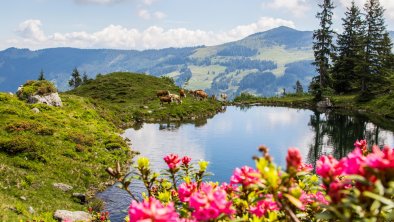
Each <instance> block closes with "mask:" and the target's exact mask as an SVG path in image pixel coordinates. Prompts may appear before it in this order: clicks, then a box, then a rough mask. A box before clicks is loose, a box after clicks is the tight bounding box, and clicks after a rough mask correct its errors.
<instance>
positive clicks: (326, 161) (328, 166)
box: [316, 155, 342, 178]
mask: <svg viewBox="0 0 394 222" xmlns="http://www.w3.org/2000/svg"><path fill="white" fill-rule="evenodd" d="M338 164H339V162H338V160H336V159H335V158H334V157H332V156H331V155H329V156H325V155H323V156H321V157H320V159H319V160H318V161H317V162H316V173H317V174H318V175H320V176H321V177H323V178H333V177H334V176H338V175H340V174H341V173H342V169H341V168H340V167H339V165H338Z"/></svg>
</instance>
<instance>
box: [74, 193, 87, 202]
mask: <svg viewBox="0 0 394 222" xmlns="http://www.w3.org/2000/svg"><path fill="white" fill-rule="evenodd" d="M73 197H74V198H76V199H77V200H78V201H79V202H80V203H82V204H84V203H86V195H85V194H83V193H73Z"/></svg>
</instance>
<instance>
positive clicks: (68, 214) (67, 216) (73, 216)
mask: <svg viewBox="0 0 394 222" xmlns="http://www.w3.org/2000/svg"><path fill="white" fill-rule="evenodd" d="M53 217H54V218H55V219H56V220H59V221H66V220H68V221H90V220H91V217H90V214H88V213H86V212H83V211H68V210H57V211H56V212H55V214H54V215H53Z"/></svg>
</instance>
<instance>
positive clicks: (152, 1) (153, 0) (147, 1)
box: [143, 0, 156, 5]
mask: <svg viewBox="0 0 394 222" xmlns="http://www.w3.org/2000/svg"><path fill="white" fill-rule="evenodd" d="M155 1H156V0H143V3H144V4H145V5H152V4H153V3H154V2H155Z"/></svg>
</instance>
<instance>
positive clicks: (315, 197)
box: [300, 191, 329, 210]
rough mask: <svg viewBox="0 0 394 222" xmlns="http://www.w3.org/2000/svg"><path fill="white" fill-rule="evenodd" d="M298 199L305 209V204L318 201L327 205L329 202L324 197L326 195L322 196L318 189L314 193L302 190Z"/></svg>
mask: <svg viewBox="0 0 394 222" xmlns="http://www.w3.org/2000/svg"><path fill="white" fill-rule="evenodd" d="M300 201H301V202H302V204H304V206H303V210H305V205H309V204H312V203H316V202H317V203H320V204H324V205H328V204H329V202H328V200H327V199H326V197H325V196H324V194H323V193H322V192H320V191H318V192H316V193H315V194H313V193H309V194H308V193H305V192H303V193H302V194H301V197H300Z"/></svg>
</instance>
